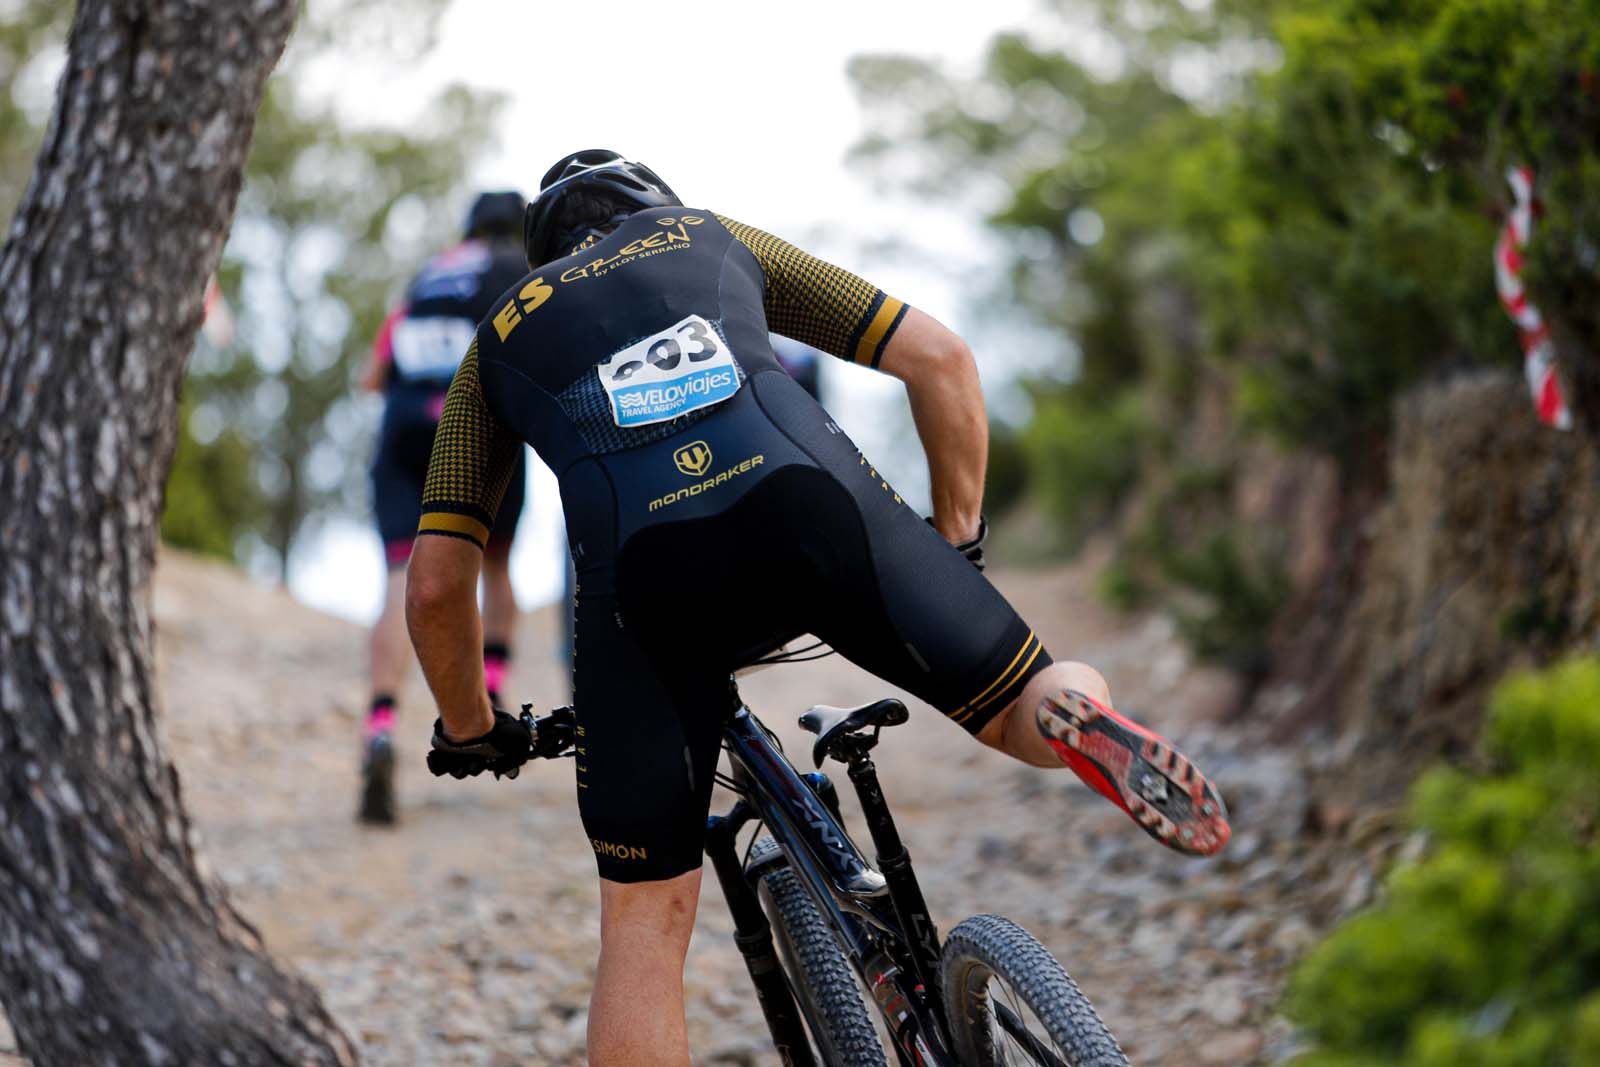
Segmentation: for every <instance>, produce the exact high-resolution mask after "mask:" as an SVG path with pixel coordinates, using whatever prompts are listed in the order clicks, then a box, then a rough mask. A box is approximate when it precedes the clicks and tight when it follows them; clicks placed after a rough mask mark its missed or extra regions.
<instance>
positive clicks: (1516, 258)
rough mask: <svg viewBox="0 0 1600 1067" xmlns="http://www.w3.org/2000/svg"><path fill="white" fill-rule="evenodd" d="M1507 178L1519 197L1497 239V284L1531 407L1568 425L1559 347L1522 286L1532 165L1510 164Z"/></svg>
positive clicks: (1554, 422) (1549, 419)
mask: <svg viewBox="0 0 1600 1067" xmlns="http://www.w3.org/2000/svg"><path fill="white" fill-rule="evenodd" d="M1506 181H1507V182H1509V183H1510V184H1511V193H1512V195H1513V196H1514V197H1515V198H1516V202H1515V203H1514V204H1513V205H1512V207H1511V210H1510V211H1509V212H1508V213H1507V214H1506V224H1505V226H1503V227H1502V228H1501V230H1500V236H1499V238H1498V239H1497V240H1496V241H1495V243H1494V283H1495V288H1496V289H1497V290H1499V292H1500V303H1501V305H1502V306H1503V307H1504V308H1505V309H1506V314H1508V315H1510V316H1511V321H1512V322H1515V323H1516V324H1517V333H1518V334H1519V335H1520V337H1521V339H1522V354H1523V357H1524V363H1523V369H1524V371H1525V372H1526V373H1527V376H1528V388H1529V389H1531V390H1532V391H1533V406H1534V408H1535V409H1536V410H1537V411H1538V412H1539V421H1540V422H1543V423H1546V424H1547V425H1550V426H1554V427H1556V428H1557V429H1559V430H1570V429H1571V428H1572V413H1571V412H1569V411H1568V410H1567V402H1566V401H1565V400H1564V399H1563V398H1562V396H1561V383H1560V381H1559V380H1557V378H1556V349H1555V345H1554V344H1552V343H1551V341H1550V328H1549V327H1548V326H1546V325H1545V323H1544V317H1543V316H1542V315H1540V314H1539V309H1538V308H1536V307H1534V306H1533V305H1532V304H1530V303H1528V294H1527V291H1526V290H1525V289H1524V288H1523V286H1522V251H1523V249H1525V248H1527V247H1528V240H1529V238H1530V237H1532V235H1533V210H1534V209H1533V168H1531V167H1512V168H1511V169H1510V170H1508V171H1506Z"/></svg>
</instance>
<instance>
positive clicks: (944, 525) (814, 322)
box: [717, 215, 989, 544]
mask: <svg viewBox="0 0 1600 1067" xmlns="http://www.w3.org/2000/svg"><path fill="white" fill-rule="evenodd" d="M717 218H718V221H720V222H721V223H722V224H723V226H725V227H726V228H727V229H728V232H730V233H731V234H733V236H734V238H735V239H736V240H738V241H739V242H740V243H741V244H743V245H744V246H745V247H746V248H748V249H749V250H750V252H751V253H752V254H753V255H754V256H755V258H756V262H757V264H759V265H760V267H761V272H762V276H763V278H762V281H763V288H762V304H763V306H764V308H765V309H766V313H767V326H768V328H769V329H771V330H772V331H773V332H774V333H780V334H783V335H784V336H786V337H793V338H795V339H796V340H798V341H804V342H805V343H806V344H808V345H811V346H812V347H813V348H818V349H821V350H822V351H824V352H827V353H828V354H829V355H832V356H838V357H839V358H840V359H847V360H850V361H851V362H854V363H861V364H864V365H866V366H869V367H874V368H876V369H878V370H882V371H884V372H886V373H888V374H892V375H894V376H895V377H896V378H899V379H900V380H901V381H903V382H905V385H906V394H907V397H908V399H909V400H910V402H911V415H912V418H913V419H914V420H915V422H916V427H917V436H918V437H919V438H920V439H921V441H922V448H923V451H924V452H925V453H926V454H927V457H928V473H929V479H930V481H931V483H932V487H933V523H934V526H936V527H937V528H938V530H939V532H940V533H941V534H943V535H944V536H945V538H946V539H947V540H949V541H950V542H952V543H954V544H960V543H962V542H964V541H969V540H971V539H973V538H975V537H977V535H978V522H979V519H978V514H979V510H980V508H981V507H982V504H983V475H984V470H985V467H986V465H987V463H988V458H989V424H988V419H987V417H986V415H985V413H984V408H983V391H982V389H981V388H980V387H979V385H978V370H977V365H976V364H975V363H974V362H973V359H972V352H971V351H970V350H969V349H968V348H967V346H966V343H965V342H964V341H962V340H961V338H960V337H958V336H957V335H956V334H955V333H953V332H952V331H950V330H948V329H946V328H945V327H943V326H941V325H940V324H939V323H938V322H936V321H935V320H934V319H932V318H931V317H929V316H927V315H925V314H923V313H922V312H920V311H917V310H916V309H914V308H910V307H908V306H907V305H906V304H905V303H903V302H902V301H899V300H896V299H895V298H894V297H892V296H890V295H889V294H887V293H885V292H884V291H883V290H882V289H879V288H878V287H877V286H875V285H873V284H872V283H870V282H868V281H866V280H865V279H863V278H861V277H859V276H857V275H855V274H852V273H850V272H849V271H847V270H844V269H842V268H840V267H836V266H834V265H833V264H831V263H828V262H826V261H824V260H821V259H818V258H817V257H816V256H813V255H811V254H810V253H807V252H803V251H801V250H800V249H798V248H796V247H795V246H794V245H791V244H789V243H788V242H787V241H784V240H783V239H781V238H778V237H774V236H773V235H771V234H769V233H766V232H764V231H762V230H758V229H755V228H754V227H752V226H746V225H744V224H743V223H739V222H735V221H733V220H732V219H728V218H723V217H722V216H720V215H719V216H718V217H717Z"/></svg>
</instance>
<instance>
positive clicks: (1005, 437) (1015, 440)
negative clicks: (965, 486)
mask: <svg viewBox="0 0 1600 1067" xmlns="http://www.w3.org/2000/svg"><path fill="white" fill-rule="evenodd" d="M1027 487H1028V459H1027V454H1026V453H1025V452H1024V451H1023V447H1022V440H1021V437H1020V435H1018V433H1017V431H1016V430H1014V429H1012V428H1011V427H1009V426H1007V425H1006V424H1005V423H1001V422H995V423H990V425H989V473H988V476H987V477H986V478H985V479H984V484H983V510H984V512H985V514H987V515H988V516H989V518H990V520H994V519H998V518H1001V517H1002V516H1004V515H1005V514H1006V513H1007V512H1009V511H1010V510H1011V509H1012V508H1014V507H1016V506H1017V502H1018V501H1020V500H1021V499H1022V497H1023V495H1024V493H1025V492H1026V490H1027Z"/></svg>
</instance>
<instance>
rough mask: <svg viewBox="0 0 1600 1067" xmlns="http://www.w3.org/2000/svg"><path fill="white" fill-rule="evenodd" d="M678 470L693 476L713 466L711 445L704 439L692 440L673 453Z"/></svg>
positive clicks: (673, 460) (673, 459)
mask: <svg viewBox="0 0 1600 1067" xmlns="http://www.w3.org/2000/svg"><path fill="white" fill-rule="evenodd" d="M672 462H674V463H676V464H677V465H678V470H680V471H682V472H683V473H684V474H687V475H688V476H689V477H691V478H693V477H695V476H696V475H700V474H704V473H705V472H706V471H707V470H709V469H710V468H711V446H710V445H708V444H706V443H705V442H704V441H690V442H689V443H688V444H686V445H684V446H683V447H682V448H680V449H678V450H677V451H676V452H674V453H673V454H672Z"/></svg>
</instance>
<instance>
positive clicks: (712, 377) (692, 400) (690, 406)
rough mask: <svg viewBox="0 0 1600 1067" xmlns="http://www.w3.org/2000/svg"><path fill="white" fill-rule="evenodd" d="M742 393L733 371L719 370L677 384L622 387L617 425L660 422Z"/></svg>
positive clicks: (699, 373)
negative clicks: (736, 393) (739, 390)
mask: <svg viewBox="0 0 1600 1067" xmlns="http://www.w3.org/2000/svg"><path fill="white" fill-rule="evenodd" d="M738 389H739V382H738V379H737V378H736V377H735V376H734V373H733V370H732V368H724V367H716V368H713V369H711V370H703V371H696V372H694V373H692V374H688V375H685V376H683V377H681V378H679V379H678V380H677V381H675V382H666V383H662V384H654V385H652V384H644V385H638V386H632V387H629V386H622V387H620V388H618V389H616V390H615V391H614V392H613V393H612V396H614V397H615V398H616V402H617V409H618V411H617V415H618V417H617V420H616V421H617V424H618V425H619V426H633V425H636V424H638V423H645V422H659V421H661V420H662V419H663V418H672V417H675V416H677V415H681V414H684V413H685V412H688V411H693V410H694V409H695V408H699V407H703V406H705V405H706V404H714V403H716V402H717V401H719V400H726V399H727V398H728V397H730V396H732V395H733V394H734V393H735V392H737V391H738Z"/></svg>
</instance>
